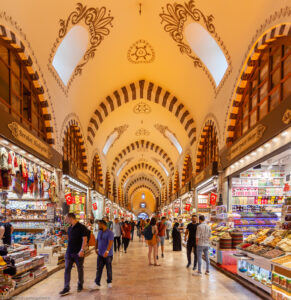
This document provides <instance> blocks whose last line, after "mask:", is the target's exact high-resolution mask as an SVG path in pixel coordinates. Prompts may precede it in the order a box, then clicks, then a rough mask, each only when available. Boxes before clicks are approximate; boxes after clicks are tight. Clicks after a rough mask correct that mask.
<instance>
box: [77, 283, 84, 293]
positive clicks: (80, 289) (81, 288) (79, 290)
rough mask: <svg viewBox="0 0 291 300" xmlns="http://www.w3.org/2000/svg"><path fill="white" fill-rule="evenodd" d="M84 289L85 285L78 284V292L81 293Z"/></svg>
mask: <svg viewBox="0 0 291 300" xmlns="http://www.w3.org/2000/svg"><path fill="white" fill-rule="evenodd" d="M82 290H83V285H81V284H78V288H77V292H78V293H80V292H81V291H82Z"/></svg>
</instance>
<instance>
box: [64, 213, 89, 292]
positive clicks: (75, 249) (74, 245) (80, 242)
mask: <svg viewBox="0 0 291 300" xmlns="http://www.w3.org/2000/svg"><path fill="white" fill-rule="evenodd" d="M66 222H67V223H69V224H70V227H69V229H68V247H67V252H66V255H65V286H64V289H63V290H62V291H61V292H60V295H61V296H65V295H67V294H68V293H69V292H70V281H71V270H72V267H73V264H74V263H75V264H76V266H77V271H78V279H79V280H78V289H77V291H78V292H81V291H82V290H83V283H84V269H83V265H84V257H85V250H86V248H87V240H88V229H87V228H86V226H84V225H83V224H81V223H79V222H78V221H77V219H76V216H75V214H73V213H68V215H67V216H66Z"/></svg>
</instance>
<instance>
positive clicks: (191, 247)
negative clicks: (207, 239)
mask: <svg viewBox="0 0 291 300" xmlns="http://www.w3.org/2000/svg"><path fill="white" fill-rule="evenodd" d="M192 252H194V265H193V267H194V268H196V266H197V247H196V244H194V243H187V259H188V264H190V265H191V253H192Z"/></svg>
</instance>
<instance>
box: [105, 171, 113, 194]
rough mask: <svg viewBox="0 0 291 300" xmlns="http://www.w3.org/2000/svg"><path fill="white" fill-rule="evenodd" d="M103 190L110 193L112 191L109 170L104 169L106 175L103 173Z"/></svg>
mask: <svg viewBox="0 0 291 300" xmlns="http://www.w3.org/2000/svg"><path fill="white" fill-rule="evenodd" d="M105 191H106V192H108V193H109V194H111V192H112V189H111V179H110V173H109V170H107V171H106V175H105Z"/></svg>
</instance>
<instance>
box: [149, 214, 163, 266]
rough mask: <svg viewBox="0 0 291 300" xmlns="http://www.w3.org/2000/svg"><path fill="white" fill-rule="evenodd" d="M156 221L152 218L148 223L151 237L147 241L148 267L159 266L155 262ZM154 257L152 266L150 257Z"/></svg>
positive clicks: (156, 247) (156, 252)
mask: <svg viewBox="0 0 291 300" xmlns="http://www.w3.org/2000/svg"><path fill="white" fill-rule="evenodd" d="M156 224H157V220H156V218H152V219H151V221H150V224H149V226H150V227H151V230H152V234H153V237H152V239H151V240H148V241H147V242H148V246H149V252H148V259H149V265H150V266H151V265H154V266H160V265H159V264H158V262H157V255H158V227H157V225H156ZM152 253H153V256H154V264H152V259H151V256H152Z"/></svg>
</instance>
